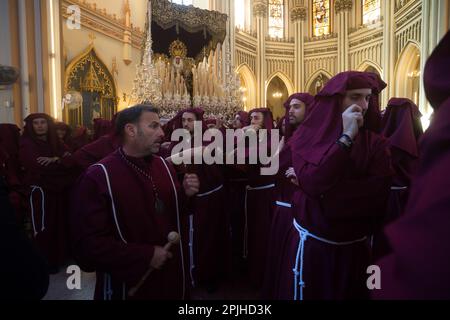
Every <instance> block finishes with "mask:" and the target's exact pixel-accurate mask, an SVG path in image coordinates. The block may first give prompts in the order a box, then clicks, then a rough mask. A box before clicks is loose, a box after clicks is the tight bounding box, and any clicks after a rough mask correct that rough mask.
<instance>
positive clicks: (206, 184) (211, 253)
mask: <svg viewBox="0 0 450 320" xmlns="http://www.w3.org/2000/svg"><path fill="white" fill-rule="evenodd" d="M185 112H191V113H194V114H195V115H196V118H197V121H202V128H203V130H202V131H205V130H206V129H207V128H206V125H205V123H204V121H203V113H204V112H203V110H202V109H200V108H192V109H186V110H182V111H180V112H179V113H178V115H177V116H176V119H173V121H171V126H172V127H171V128H172V129H173V130H176V129H179V128H181V118H182V116H183V113H185ZM193 143H194V141H193V140H192V145H191V146H192V147H194V144H193ZM176 144H177V142H172V143H171V145H170V147H169V148H168V154H169V155H170V153H171V151H172V149H173V147H174V146H175V145H176ZM203 145H206V144H205V143H204V144H203ZM176 169H177V171H178V173H179V176H180V179H182V178H183V176H184V174H185V173H195V174H197V176H198V178H199V181H200V191H199V193H198V194H197V195H196V196H195V197H194V198H193V201H192V203H193V210H192V211H191V212H190V221H189V235H190V245H191V247H190V248H192V250H190V270H189V271H190V279H191V283H192V284H193V285H195V286H196V285H206V286H214V285H216V284H217V283H218V282H220V281H221V280H223V278H224V277H225V275H226V274H227V271H228V270H227V266H228V264H229V261H230V255H231V247H230V234H229V218H228V216H227V211H226V210H225V205H224V204H225V189H224V177H223V173H222V166H220V165H216V164H214V165H206V164H201V165H186V166H184V165H181V166H177V167H176Z"/></svg>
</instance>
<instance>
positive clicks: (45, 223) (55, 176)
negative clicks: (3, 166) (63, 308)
mask: <svg viewBox="0 0 450 320" xmlns="http://www.w3.org/2000/svg"><path fill="white" fill-rule="evenodd" d="M39 118H43V119H46V120H47V123H48V134H47V141H43V140H39V139H38V138H37V137H36V135H35V133H34V130H33V124H32V122H33V120H34V119H39ZM25 123H26V124H25V127H24V134H23V135H22V137H21V139H20V149H19V161H20V164H21V165H22V167H23V168H24V177H23V184H24V185H25V186H26V187H27V188H28V197H29V206H28V209H29V214H30V219H31V222H32V226H33V232H34V240H35V241H36V243H37V246H38V248H39V249H40V251H41V252H42V254H43V255H45V257H46V258H47V260H48V263H49V265H50V267H51V268H52V269H55V268H57V267H58V266H61V265H62V264H63V263H64V262H65V259H66V258H67V254H68V253H67V212H66V211H67V197H68V188H69V187H70V184H71V183H72V181H71V179H70V177H69V174H68V172H67V169H66V168H65V167H64V166H63V165H62V164H61V163H53V164H50V165H48V166H43V165H40V164H39V163H38V162H37V159H38V158H39V157H56V156H58V157H61V156H62V153H63V152H64V151H63V148H62V146H61V145H60V144H59V143H58V141H57V137H56V133H55V130H54V125H53V119H52V118H51V117H50V116H48V115H46V114H40V113H35V114H31V115H30V116H28V117H27V118H26V119H25Z"/></svg>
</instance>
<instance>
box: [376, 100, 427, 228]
mask: <svg viewBox="0 0 450 320" xmlns="http://www.w3.org/2000/svg"><path fill="white" fill-rule="evenodd" d="M421 116H422V114H421V113H420V111H419V108H418V107H417V106H416V105H415V104H414V102H412V101H411V100H409V99H404V98H392V99H391V100H389V102H388V107H387V108H386V112H385V113H384V116H383V120H382V127H383V131H382V134H383V135H384V136H385V137H386V138H388V142H389V149H390V151H391V156H392V165H393V167H394V170H395V176H394V179H393V181H392V187H391V193H390V196H389V206H388V213H387V217H386V218H387V221H386V223H388V222H391V221H394V220H395V219H397V218H398V217H400V215H401V214H402V213H403V210H404V208H405V205H406V202H407V200H408V195H409V187H410V185H411V178H412V176H413V174H414V173H415V171H416V168H417V165H418V160H419V147H418V142H419V139H420V138H421V136H422V134H423V129H422V123H421V122H420V118H421Z"/></svg>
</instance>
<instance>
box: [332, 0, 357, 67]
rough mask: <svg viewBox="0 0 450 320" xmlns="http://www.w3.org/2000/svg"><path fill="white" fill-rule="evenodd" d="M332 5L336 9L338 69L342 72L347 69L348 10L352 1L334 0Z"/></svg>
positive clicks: (351, 5)
mask: <svg viewBox="0 0 450 320" xmlns="http://www.w3.org/2000/svg"><path fill="white" fill-rule="evenodd" d="M334 6H335V10H336V26H337V28H336V30H337V32H338V71H339V72H343V71H347V70H348V69H349V63H348V60H349V59H348V52H349V49H348V48H349V41H348V30H349V12H350V11H351V9H352V7H353V1H352V0H336V1H335V5H334Z"/></svg>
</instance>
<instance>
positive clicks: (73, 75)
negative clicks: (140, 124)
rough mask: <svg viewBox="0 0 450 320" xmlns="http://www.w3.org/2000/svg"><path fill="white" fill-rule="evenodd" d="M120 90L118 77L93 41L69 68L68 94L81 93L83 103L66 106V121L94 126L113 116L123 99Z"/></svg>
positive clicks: (65, 90) (67, 72)
mask: <svg viewBox="0 0 450 320" xmlns="http://www.w3.org/2000/svg"><path fill="white" fill-rule="evenodd" d="M91 39H92V37H91ZM116 92H117V90H116V86H115V83H114V77H113V75H112V74H111V72H110V71H109V70H108V68H107V67H106V65H105V64H104V63H103V62H102V61H101V60H100V58H99V57H98V55H97V53H96V52H95V49H94V44H93V41H91V44H90V45H89V47H88V48H87V49H86V50H85V51H84V52H83V53H81V54H80V55H79V56H78V57H76V58H74V59H73V60H72V62H70V63H69V65H68V66H67V67H66V80H65V87H64V95H66V94H67V93H73V94H75V93H77V94H80V95H81V97H82V103H81V104H79V107H77V108H75V107H73V108H64V110H63V116H64V120H65V121H66V122H68V123H69V124H70V125H72V126H78V125H83V126H86V127H88V128H90V127H92V122H93V120H94V119H96V118H104V119H112V117H113V115H114V114H115V113H116V112H117V104H118V101H119V98H118V96H117V94H116ZM73 94H71V95H73Z"/></svg>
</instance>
